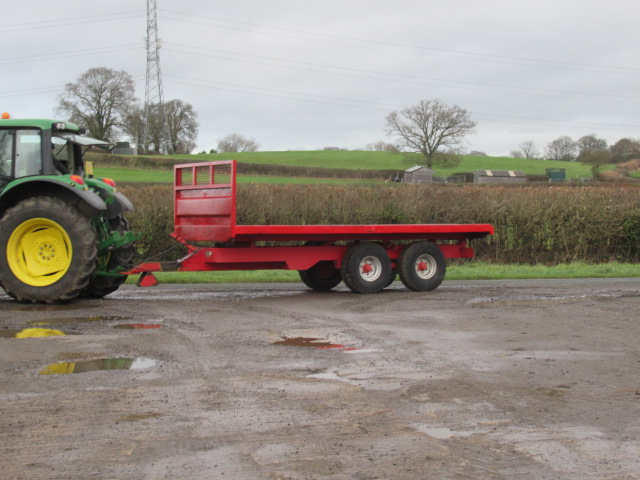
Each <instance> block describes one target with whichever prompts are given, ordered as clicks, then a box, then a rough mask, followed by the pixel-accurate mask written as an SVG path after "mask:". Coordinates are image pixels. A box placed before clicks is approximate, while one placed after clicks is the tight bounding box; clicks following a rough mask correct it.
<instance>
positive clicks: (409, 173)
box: [404, 165, 433, 183]
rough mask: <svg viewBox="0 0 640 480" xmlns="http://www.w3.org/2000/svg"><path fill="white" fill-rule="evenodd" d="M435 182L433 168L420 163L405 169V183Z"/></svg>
mask: <svg viewBox="0 0 640 480" xmlns="http://www.w3.org/2000/svg"><path fill="white" fill-rule="evenodd" d="M431 182H433V170H430V169H428V168H427V167H423V166H420V165H416V166H415V167H411V168H409V169H407V170H405V171H404V183H431Z"/></svg>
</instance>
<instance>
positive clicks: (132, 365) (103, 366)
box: [40, 357, 156, 375]
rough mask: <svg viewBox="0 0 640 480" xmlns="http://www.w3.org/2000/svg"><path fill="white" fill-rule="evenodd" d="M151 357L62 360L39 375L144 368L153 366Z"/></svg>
mask: <svg viewBox="0 0 640 480" xmlns="http://www.w3.org/2000/svg"><path fill="white" fill-rule="evenodd" d="M155 365H156V361H155V360H153V359H151V358H142V357H141V358H99V359H97V360H87V361H84V362H63V363H54V364H52V365H47V366H46V367H45V368H44V369H43V370H42V371H41V372H40V375H65V374H69V373H85V372H97V371H99V370H145V369H147V368H151V367H154V366H155Z"/></svg>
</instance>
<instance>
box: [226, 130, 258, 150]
mask: <svg viewBox="0 0 640 480" xmlns="http://www.w3.org/2000/svg"><path fill="white" fill-rule="evenodd" d="M258 148H260V145H259V144H258V142H256V141H255V139H253V138H245V137H243V136H242V135H239V134H237V133H231V134H229V135H227V136H226V137H224V138H222V139H221V140H219V141H218V151H219V152H220V153H224V152H255V151H256V150H258Z"/></svg>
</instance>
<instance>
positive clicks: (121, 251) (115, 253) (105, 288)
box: [80, 216, 136, 298]
mask: <svg viewBox="0 0 640 480" xmlns="http://www.w3.org/2000/svg"><path fill="white" fill-rule="evenodd" d="M109 226H110V228H111V231H118V232H121V233H125V232H127V231H129V223H128V222H127V221H126V220H125V219H124V217H122V216H118V217H117V218H114V219H112V220H109ZM106 255H108V260H107V262H106V268H107V270H108V271H112V270H116V269H118V268H122V269H126V270H128V269H130V268H131V267H133V264H134V258H135V256H136V249H135V247H134V246H133V245H126V246H124V247H121V248H116V249H115V250H112V251H110V252H107V254H106ZM98 261H99V263H100V259H98ZM126 281H127V277H126V275H118V276H117V277H116V276H105V275H95V274H94V275H93V277H91V280H90V281H89V284H88V285H87V286H86V287H84V289H82V291H81V292H80V296H81V297H84V298H103V297H106V296H107V295H109V294H110V293H113V292H115V291H116V290H118V288H120V285H122V284H123V283H124V282H126Z"/></svg>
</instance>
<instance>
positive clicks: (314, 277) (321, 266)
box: [298, 262, 342, 292]
mask: <svg viewBox="0 0 640 480" xmlns="http://www.w3.org/2000/svg"><path fill="white" fill-rule="evenodd" d="M327 263H329V262H320V263H317V264H316V265H314V266H313V267H311V268H310V269H309V270H298V273H299V274H300V279H301V280H302V282H303V283H304V284H305V285H306V286H307V287H309V288H311V289H312V290H318V291H319V292H328V291H329V290H331V289H333V288H335V287H337V286H338V284H339V283H340V282H341V281H342V275H341V274H340V270H338V269H337V268H335V267H334V266H333V264H332V263H331V264H327Z"/></svg>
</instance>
